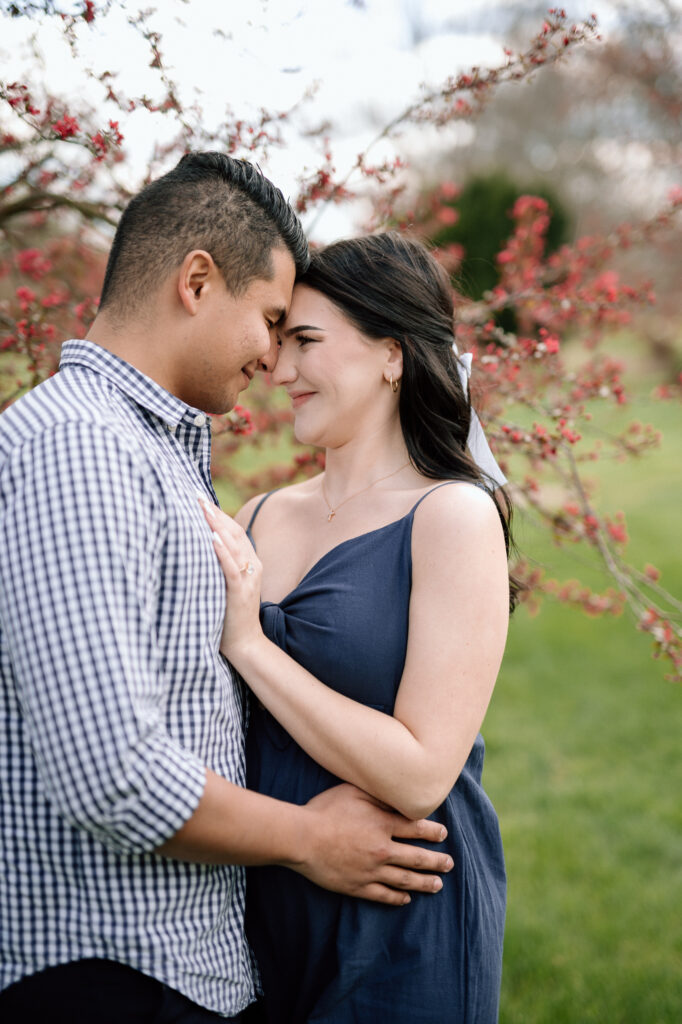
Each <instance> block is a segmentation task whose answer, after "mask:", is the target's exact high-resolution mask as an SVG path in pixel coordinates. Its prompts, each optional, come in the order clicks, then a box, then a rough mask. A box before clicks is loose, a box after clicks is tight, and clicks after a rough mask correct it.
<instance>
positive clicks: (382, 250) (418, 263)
mask: <svg viewBox="0 0 682 1024" xmlns="http://www.w3.org/2000/svg"><path fill="white" fill-rule="evenodd" d="M298 281H299V282H300V283H301V284H305V285H307V286H308V287H309V288H313V289H314V290H315V291H318V292H320V293H321V294H323V295H325V296H326V298H328V299H329V300H330V301H331V302H333V303H334V305H335V306H337V307H338V308H339V309H340V310H341V312H342V313H343V314H344V316H346V318H347V319H348V320H349V321H350V322H351V323H352V324H353V325H354V326H355V327H357V329H358V330H359V331H361V332H362V333H363V334H364V335H366V336H367V337H369V338H377V339H378V338H395V340H396V341H398V342H399V343H400V346H401V349H402V355H403V375H402V379H401V382H400V398H399V414H400V425H401V428H402V432H403V437H404V439H405V444H406V446H407V451H408V454H409V457H410V462H411V463H412V465H413V466H414V468H415V469H416V470H417V471H418V472H419V473H421V474H422V475H423V476H425V477H427V478H429V479H432V480H443V479H446V480H467V481H470V482H471V483H476V484H478V485H479V486H481V487H484V488H485V489H486V490H487V491H488V493H489V494H490V495H491V497H492V498H493V501H494V502H495V505H496V507H497V509H498V511H499V513H500V520H501V522H502V528H503V530H504V538H505V545H506V549H507V554H509V551H510V548H511V547H512V546H513V542H512V536H511V516H512V506H511V502H510V500H509V496H508V495H507V493H506V491H504V490H503V489H501V488H498V487H497V485H496V484H495V482H494V481H492V480H490V479H488V478H487V477H486V476H485V474H484V473H482V471H481V470H480V468H479V467H478V466H477V465H476V463H475V462H474V460H473V459H472V458H471V455H470V454H469V451H468V449H467V438H468V435H469V424H470V421H471V405H470V401H469V394H468V389H467V390H465V389H464V388H463V387H462V383H461V380H460V375H459V373H458V366H457V356H456V355H455V353H454V351H453V347H452V344H453V341H454V337H453V325H454V302H453V293H452V286H451V284H450V279H449V277H448V275H447V274H446V272H445V270H444V269H443V268H442V267H441V266H440V264H438V263H437V262H436V260H435V259H434V258H433V256H431V254H430V253H429V251H428V250H427V249H426V248H425V246H424V245H422V244H421V243H420V242H417V241H415V240H414V239H409V238H405V237H403V236H402V235H399V234H398V233H397V232H386V233H384V234H379V235H370V236H367V237H365V238H352V239H347V240H344V241H341V242H334V243H333V244H332V245H328V246H325V247H324V248H323V249H318V250H313V251H312V252H311V259H310V266H309V268H308V270H307V271H305V273H303V274H302V275H300V276H299V278H298ZM519 589H520V588H519V586H518V583H517V582H516V581H515V580H514V578H513V577H510V581H509V590H510V608H512V609H513V608H514V605H515V604H516V598H517V594H518V592H519Z"/></svg>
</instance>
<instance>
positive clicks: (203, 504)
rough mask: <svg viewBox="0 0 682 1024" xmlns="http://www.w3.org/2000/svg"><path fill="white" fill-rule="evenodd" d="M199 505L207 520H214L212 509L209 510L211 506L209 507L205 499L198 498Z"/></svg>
mask: <svg viewBox="0 0 682 1024" xmlns="http://www.w3.org/2000/svg"><path fill="white" fill-rule="evenodd" d="M199 504H200V505H201V507H202V508H203V510H204V512H205V513H206V515H207V516H208V518H209V519H215V512H214V511H213V509H212V508H211V506H210V505H209V503H208V502H207V501H206V499H205V498H199Z"/></svg>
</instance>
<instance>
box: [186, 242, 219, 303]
mask: <svg viewBox="0 0 682 1024" xmlns="http://www.w3.org/2000/svg"><path fill="white" fill-rule="evenodd" d="M217 273H218V268H217V267H216V265H215V263H214V262H213V257H212V256H211V254H210V253H208V252H206V251H205V250H204V249H193V250H192V252H188V253H187V255H186V256H185V258H184V260H183V261H182V264H181V266H180V270H179V271H178V278H177V282H178V296H179V298H180V302H181V303H182V305H183V306H184V307H185V310H186V311H187V313H189V315H190V316H196V314H197V313H198V312H199V305H200V303H201V300H202V298H203V297H204V296H205V294H206V291H207V289H208V288H209V287H210V284H211V282H212V280H213V279H214V277H215V275H216V274H217Z"/></svg>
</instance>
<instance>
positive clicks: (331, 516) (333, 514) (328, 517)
mask: <svg viewBox="0 0 682 1024" xmlns="http://www.w3.org/2000/svg"><path fill="white" fill-rule="evenodd" d="M335 515H336V512H335V511H334V509H332V510H331V511H330V513H329V515H328V516H327V522H328V523H331V521H332V519H333V518H334V516H335Z"/></svg>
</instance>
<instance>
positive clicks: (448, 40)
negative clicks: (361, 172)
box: [0, 0, 613, 240]
mask: <svg viewBox="0 0 682 1024" xmlns="http://www.w3.org/2000/svg"><path fill="white" fill-rule="evenodd" d="M509 2H510V0H495V2H494V3H493V0H365V3H364V4H363V5H362V6H358V5H354V4H352V3H350V2H348V0H224V2H222V3H217V2H216V0H189V2H184V0H164V2H163V3H162V4H159V10H157V12H156V14H155V15H154V16H153V17H152V19H151V20H150V25H151V26H153V27H155V28H158V30H159V31H160V32H161V34H162V37H163V44H162V52H163V55H164V60H165V62H166V65H167V66H168V67H169V68H170V74H171V77H172V78H173V79H174V80H175V81H176V82H178V83H179V85H180V87H181V96H182V99H183V100H184V102H186V103H188V102H192V101H193V100H194V99H196V98H198V99H199V102H200V104H201V107H202V110H203V119H204V122H205V123H206V124H207V125H215V124H219V123H220V121H221V119H222V116H223V114H224V111H225V107H226V105H229V106H231V107H232V108H233V110H234V111H235V112H236V113H237V114H239V115H240V116H241V115H242V114H243V116H245V117H246V118H248V117H249V116H251V115H253V114H254V113H256V112H257V111H258V110H259V108H260V107H261V106H263V107H266V108H268V109H273V108H274V109H279V110H286V109H288V108H289V107H291V106H293V105H294V104H295V103H296V102H297V101H299V100H300V99H301V97H302V96H303V94H304V93H305V92H306V90H307V89H309V88H310V87H311V86H313V85H314V84H315V83H317V92H316V94H315V97H314V100H313V101H311V102H310V103H309V104H307V105H305V106H304V107H303V108H302V111H301V115H300V117H301V119H302V120H303V122H304V123H305V124H307V125H309V126H311V127H312V126H316V125H318V124H320V123H321V122H323V121H324V120H329V121H330V123H331V128H330V132H329V134H330V137H331V140H332V146H333V150H334V156H335V158H336V161H337V169H338V170H339V171H341V172H344V171H345V170H346V169H347V168H348V167H349V166H350V165H352V163H353V160H354V158H355V156H356V155H357V153H358V152H359V151H360V150H361V149H362V148H363V146H364V145H365V144H366V143H367V142H368V141H369V140H370V139H371V138H373V137H374V135H376V133H377V131H378V130H379V129H380V128H381V127H382V126H383V125H384V124H385V123H386V122H388V121H389V120H390V119H391V118H392V117H394V116H395V115H396V114H398V113H399V112H400V111H401V110H402V109H404V107H406V106H407V105H408V104H409V103H410V102H411V101H412V100H413V99H414V98H415V96H416V95H417V93H418V89H419V86H420V83H422V82H427V83H429V84H437V83H438V82H440V81H442V80H443V79H445V78H446V77H447V76H448V75H450V74H452V73H454V72H457V71H461V70H466V69H468V68H469V67H471V66H472V65H473V64H481V65H484V66H493V65H496V64H499V63H501V61H502V60H503V55H502V46H503V45H504V43H505V42H506V39H505V34H504V33H505V30H506V29H507V27H508V26H507V25H506V24H505V22H506V20H507V18H506V17H505V7H508V6H509ZM141 6H143V2H142V0H141V2H140V3H126V5H125V9H124V10H121V8H120V6H119V5H117V6H116V7H115V8H114V9H113V10H112V11H111V12H110V14H109V15H107V16H106V17H102V18H97V19H96V20H95V21H94V22H93V23H92V24H91V25H90V26H88V25H85V24H83V25H82V26H81V30H80V31H79V39H80V44H79V45H80V51H81V58H80V61H74V60H73V59H72V58H71V54H70V52H69V50H68V48H67V47H66V45H65V44H64V42H63V39H62V37H61V34H60V31H59V28H58V26H57V25H56V24H55V23H54V21H51V20H50V19H44V21H43V22H40V23H36V22H35V21H29V20H28V19H26V18H17V19H9V18H7V17H6V16H2V17H0V58H1V59H2V71H1V72H0V74H2V77H3V78H4V79H5V80H6V81H12V80H13V79H17V78H18V79H22V78H24V77H25V75H26V69H27V68H30V67H31V66H32V65H33V63H34V62H33V61H32V59H31V58H30V57H28V55H27V53H28V51H27V48H26V40H27V38H28V36H29V35H30V33H31V32H36V34H37V38H38V42H39V47H40V50H41V52H42V53H43V54H44V61H45V63H44V68H43V80H44V83H45V84H46V85H47V87H48V88H49V89H51V90H53V91H55V92H59V93H60V94H62V95H63V94H65V93H66V94H67V95H74V96H82V94H83V90H84V88H87V89H88V94H92V102H93V103H97V102H99V97H97V96H96V95H95V93H94V91H93V86H92V85H90V86H87V82H86V79H85V77H84V74H83V65H90V66H92V67H94V68H96V69H97V70H98V71H101V70H103V69H104V68H107V69H108V70H111V71H112V72H117V71H118V72H120V82H121V85H122V88H123V90H124V91H125V92H126V93H127V94H129V95H134V94H139V93H143V92H145V91H146V92H148V93H149V94H150V95H153V96H158V95H159V80H158V76H157V74H156V73H155V72H153V71H151V70H150V69H149V68H148V66H147V65H148V63H149V51H148V49H147V48H146V45H145V44H144V43H143V41H142V40H141V38H140V36H139V34H138V33H136V32H135V31H134V30H133V29H132V28H131V27H130V25H128V24H127V17H128V16H129V15H134V14H135V13H136V12H137V11H138V10H139V8H140V7H141ZM517 6H518V5H517ZM81 8H82V5H81V4H74V9H81ZM592 10H596V11H597V13H598V14H599V15H600V21H601V23H602V24H603V23H604V22H605V21H606V22H607V23H608V22H609V21H610V19H611V18H612V15H613V11H612V9H611V8H610V5H609V4H608V3H602V2H597V3H593V2H592V0H580V8H579V7H578V4H575V5H573V6H572V7H571V9H570V13H572V14H573V15H574V16H575V17H576V18H579V17H580V16H582V15H587V14H589V13H590V12H591V11H592ZM415 20H416V21H417V22H418V24H419V25H420V26H421V27H422V28H423V29H425V30H426V33H427V34H428V33H429V32H433V34H430V35H428V36H427V38H425V39H423V41H422V42H421V43H419V44H418V45H417V46H414V45H413V42H412V38H411V30H410V24H411V23H414V21H415ZM448 22H450V23H451V25H452V27H450V28H447V27H446V26H447V24H448ZM539 24H540V20H539V19H538V27H539ZM216 28H219V29H221V30H222V33H223V35H221V36H216V35H215V33H214V29H216ZM33 75H35V69H34V70H33ZM103 116H104V117H107V118H108V117H109V116H111V112H110V111H104V112H103ZM120 120H121V129H122V131H123V133H124V135H125V140H126V141H125V148H126V151H127V153H128V155H129V160H128V161H127V163H126V172H127V173H128V174H130V175H131V180H130V182H129V183H130V185H131V186H133V187H136V186H137V184H138V180H139V178H140V177H141V176H142V174H143V172H144V169H145V167H146V163H147V160H148V158H149V155H150V152H151V147H152V141H153V137H156V138H159V139H163V138H164V137H167V136H168V135H171V134H172V132H171V131H169V128H170V125H168V124H167V123H166V121H165V120H164V119H163V118H161V117H156V118H150V116H149V115H148V114H147V113H146V112H140V113H138V114H135V115H133V116H131V117H129V118H127V119H126V120H125V121H124V119H122V118H121V119H120ZM473 131H474V129H472V127H471V126H470V125H464V124H461V123H460V124H459V125H455V126H453V127H452V128H449V129H447V132H446V133H442V137H441V138H440V139H438V138H437V137H436V133H435V132H434V131H433V130H430V131H426V132H425V131H423V130H420V131H419V133H418V134H416V133H411V134H410V136H409V137H408V138H407V139H406V140H405V142H404V144H403V145H402V146H401V147H400V148H401V151H403V152H404V151H405V150H407V151H408V153H409V151H410V148H411V147H414V146H419V147H420V148H422V150H423V148H424V147H426V146H429V145H435V144H438V143H439V142H440V144H441V145H443V144H445V143H447V144H449V145H452V143H453V141H456V139H457V137H458V136H457V133H458V132H459V133H460V137H461V138H462V139H463V140H464V141H466V142H469V141H470V139H471V136H472V133H473ZM394 152H395V151H394V150H393V149H391V148H390V147H389V148H384V150H383V151H382V150H381V149H377V150H376V151H373V158H374V159H378V158H379V157H381V156H382V155H386V154H387V153H390V154H393V153H394ZM317 163H318V157H317V150H316V149H315V148H314V146H313V145H312V144H308V143H305V142H303V141H302V140H301V139H300V137H299V138H297V140H296V144H295V145H291V146H289V147H287V149H286V150H285V151H282V152H279V151H276V150H273V151H272V153H271V158H270V160H269V162H268V164H267V165H266V166H264V168H263V169H264V170H265V171H266V172H267V173H268V174H269V175H270V176H271V177H272V178H273V180H275V181H276V183H277V184H278V185H279V186H280V187H281V188H282V189H283V191H284V192H285V194H290V193H292V192H294V191H295V181H296V178H297V175H298V174H299V173H301V171H302V170H303V169H304V168H305V167H306V166H309V167H314V166H316V165H317ZM136 177H137V179H138V180H136ZM351 227H352V225H349V223H348V212H347V211H345V212H342V211H341V210H338V209H327V210H326V211H325V216H324V223H323V224H322V223H321V224H320V225H318V227H317V230H316V234H317V236H318V237H319V238H321V239H322V240H329V239H330V238H332V237H336V236H338V235H339V234H347V233H348V232H349V230H350V229H351Z"/></svg>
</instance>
